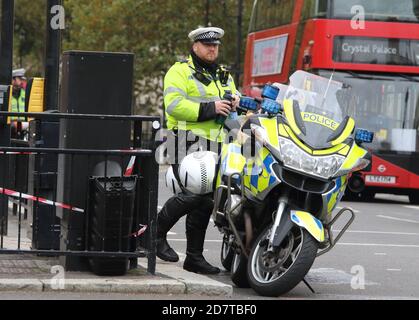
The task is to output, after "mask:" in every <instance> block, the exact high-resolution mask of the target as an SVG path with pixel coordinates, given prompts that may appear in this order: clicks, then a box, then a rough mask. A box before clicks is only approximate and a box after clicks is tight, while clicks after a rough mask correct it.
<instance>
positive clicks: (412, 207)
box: [403, 206, 419, 210]
mask: <svg viewBox="0 0 419 320" xmlns="http://www.w3.org/2000/svg"><path fill="white" fill-rule="evenodd" d="M403 207H405V208H408V209H416V210H419V206H403Z"/></svg>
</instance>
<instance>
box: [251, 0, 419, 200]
mask: <svg viewBox="0 0 419 320" xmlns="http://www.w3.org/2000/svg"><path fill="white" fill-rule="evenodd" d="M298 69H302V70H307V71H309V72H312V73H316V74H319V75H321V76H326V77H329V76H330V75H331V73H332V72H334V79H336V80H338V81H341V82H344V83H346V84H348V85H350V86H352V87H353V89H355V90H356V92H358V93H359V96H357V97H355V98H354V99H355V100H356V101H355V104H356V108H355V111H354V114H353V116H354V117H355V119H356V120H357V125H358V127H361V128H365V129H369V130H371V131H374V132H375V140H374V142H373V144H371V148H372V150H373V154H374V155H373V163H372V168H371V171H370V172H363V173H362V176H361V177H360V178H361V179H358V180H357V181H355V180H354V181H353V183H352V191H353V192H352V194H351V195H352V196H354V195H357V196H360V197H361V198H371V197H373V196H374V195H375V194H376V193H393V194H404V195H408V196H409V198H410V201H411V202H412V203H414V204H419V130H418V128H419V0H397V1H395V0H256V1H255V2H254V6H253V13H252V19H251V25H250V31H249V35H248V41H247V48H246V57H245V69H244V83H243V89H244V90H243V91H244V93H245V94H247V95H257V94H258V90H259V89H260V88H261V86H262V85H263V84H265V83H267V82H280V83H286V82H287V81H288V78H289V76H290V74H292V73H293V72H294V71H295V70H298Z"/></svg>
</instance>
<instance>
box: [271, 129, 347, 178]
mask: <svg viewBox="0 0 419 320" xmlns="http://www.w3.org/2000/svg"><path fill="white" fill-rule="evenodd" d="M271 149H273V148H271ZM273 153H274V155H275V156H276V157H277V158H278V160H280V161H282V162H283V163H284V165H285V166H286V167H289V168H292V169H295V170H298V171H303V172H305V173H307V174H311V175H315V176H318V177H321V178H325V179H329V178H331V177H333V176H334V175H335V174H336V172H338V170H339V169H340V167H341V166H342V164H343V162H344V161H345V158H344V157H341V156H338V155H331V156H312V155H309V154H308V153H306V152H304V151H303V150H301V149H300V148H299V147H298V146H296V145H295V144H294V143H293V142H292V141H291V140H288V139H285V138H282V137H279V150H278V149H277V150H276V151H274V152H273Z"/></svg>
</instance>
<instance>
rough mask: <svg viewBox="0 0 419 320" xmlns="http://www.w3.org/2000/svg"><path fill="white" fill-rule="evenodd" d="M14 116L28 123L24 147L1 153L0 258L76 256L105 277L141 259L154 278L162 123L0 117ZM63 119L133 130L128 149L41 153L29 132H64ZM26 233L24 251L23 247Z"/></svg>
mask: <svg viewBox="0 0 419 320" xmlns="http://www.w3.org/2000/svg"><path fill="white" fill-rule="evenodd" d="M16 115H19V116H26V117H28V118H33V119H34V120H33V121H31V125H30V129H29V132H28V135H29V138H28V141H21V140H13V141H12V146H11V147H0V163H1V164H2V166H1V167H0V182H2V184H3V185H0V254H40V255H48V256H60V257H78V258H80V259H87V260H88V262H89V264H90V267H91V268H92V269H93V270H94V271H95V269H96V271H97V272H98V273H103V274H106V273H107V272H111V273H112V272H113V271H115V270H113V271H112V268H114V267H115V268H116V269H118V268H121V265H124V264H125V262H126V261H129V262H130V266H131V268H135V267H137V259H138V258H139V257H146V258H147V261H148V272H150V273H152V274H154V273H155V266H156V252H155V236H156V227H157V226H156V221H157V198H158V164H157V163H156V160H155V150H156V147H157V145H156V142H155V135H156V133H157V130H158V129H159V128H160V119H159V118H158V117H147V116H112V115H80V114H59V113H42V114H30V113H26V114H22V113H20V114H17V113H6V112H0V117H2V116H3V117H4V118H3V119H5V117H7V116H16ZM68 120H71V121H108V122H109V123H115V121H117V122H124V123H126V126H130V128H131V130H130V133H131V134H130V136H131V137H130V148H129V149H128V150H127V149H125V150H118V148H116V149H114V148H112V150H110V149H100V150H97V149H98V148H76V149H70V148H65V147H56V148H46V147H41V148H40V147H39V146H42V144H41V143H37V142H39V141H38V140H37V139H39V137H38V138H37V136H36V130H34V129H33V128H38V127H39V126H42V123H43V122H46V121H56V122H58V123H59V127H62V126H63V123H64V122H65V121H68ZM109 130H112V126H109ZM61 136H64V137H65V133H64V134H63V132H62V130H61ZM60 145H62V143H61V142H60ZM98 145H100V144H98ZM45 168H48V169H45ZM51 168H55V169H56V170H55V169H52V170H51ZM10 212H12V213H11V214H10ZM9 217H11V218H12V219H14V222H15V223H14V226H15V227H14V229H13V230H10V229H9V228H8V226H9V225H11V224H10V223H9ZM25 225H26V227H25ZM25 229H26V231H27V232H28V233H29V239H26V244H27V242H28V241H29V243H30V246H29V247H28V246H27V245H22V244H23V242H24V241H23V240H24V234H23V232H24V230H25ZM8 234H9V235H8ZM10 234H13V235H12V236H10ZM122 268H123V267H122Z"/></svg>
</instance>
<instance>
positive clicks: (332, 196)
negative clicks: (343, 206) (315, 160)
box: [322, 176, 348, 218]
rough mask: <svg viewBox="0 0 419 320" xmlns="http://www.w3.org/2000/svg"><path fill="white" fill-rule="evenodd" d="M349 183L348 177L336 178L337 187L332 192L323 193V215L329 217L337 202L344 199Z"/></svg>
mask: <svg viewBox="0 0 419 320" xmlns="http://www.w3.org/2000/svg"><path fill="white" fill-rule="evenodd" d="M347 185H348V177H347V176H342V177H338V178H336V179H335V187H334V188H333V190H331V191H330V192H328V193H326V194H324V195H323V211H324V212H322V217H325V218H326V217H327V216H328V215H329V214H331V213H332V212H333V210H335V208H336V206H337V204H338V203H339V202H340V200H341V199H342V197H343V195H344V193H345V190H346V187H347Z"/></svg>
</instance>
